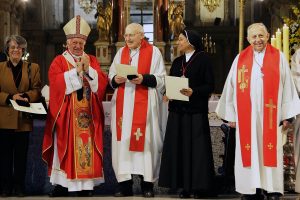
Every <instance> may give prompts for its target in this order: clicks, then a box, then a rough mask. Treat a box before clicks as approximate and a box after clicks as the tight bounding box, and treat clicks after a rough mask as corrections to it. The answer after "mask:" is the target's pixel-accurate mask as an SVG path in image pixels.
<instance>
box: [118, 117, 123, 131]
mask: <svg viewBox="0 0 300 200" xmlns="http://www.w3.org/2000/svg"><path fill="white" fill-rule="evenodd" d="M122 122H123V117H120V119H119V121H118V126H119V127H120V129H121V130H122Z"/></svg>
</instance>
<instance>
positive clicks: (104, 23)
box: [95, 1, 113, 41]
mask: <svg viewBox="0 0 300 200" xmlns="http://www.w3.org/2000/svg"><path fill="white" fill-rule="evenodd" d="M112 12H113V8H112V2H111V1H109V2H108V3H107V5H106V7H104V5H103V3H102V2H98V3H97V13H96V14H95V18H97V29H98V32H99V39H98V40H99V41H109V39H110V32H111V25H112V15H113V13H112Z"/></svg>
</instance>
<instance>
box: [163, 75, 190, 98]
mask: <svg viewBox="0 0 300 200" xmlns="http://www.w3.org/2000/svg"><path fill="white" fill-rule="evenodd" d="M165 84H166V96H167V97H168V98H169V99H175V100H180V101H189V97H188V96H185V95H183V94H181V93H180V90H182V89H184V88H185V89H187V88H189V79H187V78H181V77H176V76H165Z"/></svg>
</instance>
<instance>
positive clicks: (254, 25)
mask: <svg viewBox="0 0 300 200" xmlns="http://www.w3.org/2000/svg"><path fill="white" fill-rule="evenodd" d="M258 27H260V28H262V29H263V30H264V31H265V32H266V34H268V33H269V32H268V29H267V27H266V26H265V25H264V24H263V23H253V24H251V25H250V26H248V29H247V36H249V35H250V32H251V30H252V29H254V28H258Z"/></svg>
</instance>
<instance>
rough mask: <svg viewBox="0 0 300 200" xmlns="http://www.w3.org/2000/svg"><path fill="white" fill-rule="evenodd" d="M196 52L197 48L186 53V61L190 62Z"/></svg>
mask: <svg viewBox="0 0 300 200" xmlns="http://www.w3.org/2000/svg"><path fill="white" fill-rule="evenodd" d="M194 53H195V50H193V51H191V52H189V53H185V61H186V62H188V61H189V60H190V58H191V57H192V55H193V54H194Z"/></svg>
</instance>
